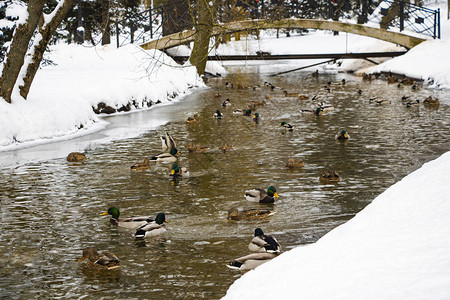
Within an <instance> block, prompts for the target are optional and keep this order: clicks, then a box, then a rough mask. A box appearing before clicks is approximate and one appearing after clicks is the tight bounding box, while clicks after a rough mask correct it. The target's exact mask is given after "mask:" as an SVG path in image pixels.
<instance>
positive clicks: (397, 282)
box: [224, 152, 450, 299]
mask: <svg viewBox="0 0 450 300" xmlns="http://www.w3.org/2000/svg"><path fill="white" fill-rule="evenodd" d="M449 168H450V152H447V153H445V154H443V155H442V156H441V157H439V158H438V159H436V160H434V161H431V162H429V163H426V164H424V165H423V166H422V168H420V169H419V170H417V171H415V172H413V173H411V174H409V175H408V176H406V177H405V178H404V179H402V180H401V181H400V182H398V183H396V184H394V185H393V186H391V187H390V188H389V189H387V190H386V191H385V192H383V193H382V194H381V195H379V196H378V197H377V198H375V199H374V201H373V202H372V203H371V204H369V205H368V206H367V207H366V208H365V209H364V210H362V211H361V212H360V213H358V214H357V215H356V216H355V217H354V218H353V219H351V220H350V221H348V222H347V223H345V224H343V225H341V226H339V227H338V228H336V229H334V230H332V231H331V232H329V233H328V234H326V235H325V236H324V237H322V238H321V239H320V240H319V241H317V242H316V243H315V244H311V245H307V246H304V247H297V248H295V249H293V250H291V251H288V252H286V253H284V254H282V255H280V256H279V257H277V258H275V259H273V260H272V261H270V262H268V263H266V264H264V265H262V266H260V267H258V268H257V269H255V270H254V271H250V272H248V273H247V274H245V275H243V276H242V277H241V278H240V279H238V280H237V281H236V282H235V283H234V284H233V285H232V286H231V287H230V289H229V290H228V292H227V295H226V296H225V297H224V299H274V298H280V296H282V298H283V299H448V296H449V295H450V285H449V282H450V271H449V270H450V252H449V251H448V249H450V219H449V215H450V202H449V199H450V187H449V185H448V177H447V173H448V170H449Z"/></svg>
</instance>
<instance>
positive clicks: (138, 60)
mask: <svg viewBox="0 0 450 300" xmlns="http://www.w3.org/2000/svg"><path fill="white" fill-rule="evenodd" d="M46 58H47V59H49V61H48V63H47V65H45V66H44V67H43V68H42V69H41V70H39V71H38V73H37V75H36V78H35V81H34V82H33V85H32V87H31V91H30V94H29V97H28V100H27V101H23V100H20V99H17V98H16V99H13V102H12V104H8V103H6V102H4V101H0V128H1V131H0V151H2V150H13V149H17V148H21V147H24V146H31V145H36V144H41V143H45V142H49V141H55V140H60V139H68V138H74V137H77V136H80V135H85V134H88V133H91V132H94V131H97V130H99V129H101V128H103V127H104V126H106V125H107V123H106V122H105V121H102V120H101V119H100V118H99V117H98V115H96V114H95V113H94V111H93V108H96V109H97V108H100V111H102V109H103V110H104V111H106V110H108V109H109V110H110V112H113V111H135V110H141V109H149V108H151V107H154V106H155V105H157V104H167V103H171V102H173V101H176V100H178V99H180V98H182V97H183V95H186V93H189V91H190V90H191V89H192V88H195V87H203V86H204V84H203V81H202V80H201V78H199V77H198V75H197V73H196V70H195V68H194V67H191V66H180V65H178V64H177V63H175V62H174V61H173V60H172V59H171V58H170V57H168V56H167V55H166V54H164V53H163V52H160V51H144V50H142V49H141V48H140V47H138V46H135V45H128V46H124V47H121V48H119V49H116V47H115V46H112V45H111V46H107V47H101V46H98V47H84V46H80V45H75V44H73V45H64V44H60V45H56V46H53V47H52V48H51V52H49V53H47V54H46ZM100 103H102V104H100ZM99 104H100V105H99Z"/></svg>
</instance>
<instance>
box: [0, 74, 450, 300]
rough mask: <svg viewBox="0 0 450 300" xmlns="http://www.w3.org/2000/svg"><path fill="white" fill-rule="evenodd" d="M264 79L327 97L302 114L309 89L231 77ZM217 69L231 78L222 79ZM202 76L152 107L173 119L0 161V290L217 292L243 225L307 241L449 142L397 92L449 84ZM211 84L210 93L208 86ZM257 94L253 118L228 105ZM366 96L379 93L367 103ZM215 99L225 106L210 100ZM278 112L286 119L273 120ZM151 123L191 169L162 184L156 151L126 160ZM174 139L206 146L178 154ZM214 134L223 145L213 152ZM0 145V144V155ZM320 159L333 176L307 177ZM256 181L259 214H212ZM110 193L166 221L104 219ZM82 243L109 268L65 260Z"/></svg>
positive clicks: (429, 112) (150, 141)
mask: <svg viewBox="0 0 450 300" xmlns="http://www.w3.org/2000/svg"><path fill="white" fill-rule="evenodd" d="M235 70H236V71H239V70H240V68H238V67H236V68H235ZM343 78H345V79H346V80H347V84H346V85H345V86H339V85H337V84H333V85H332V86H331V92H330V93H328V92H326V91H325V89H324V88H323V86H324V85H326V83H327V81H332V82H335V83H338V82H340V80H341V79H343ZM265 80H270V81H271V82H272V83H273V84H275V85H278V86H281V87H283V88H285V89H287V90H289V91H292V92H294V91H296V92H300V93H302V94H305V95H308V96H310V97H312V96H313V95H315V94H317V95H319V97H320V98H321V99H322V100H323V101H324V102H326V103H329V104H333V105H334V106H335V107H336V109H335V110H334V111H333V112H325V113H324V114H323V115H322V116H320V117H316V116H313V115H304V114H302V113H301V112H300V109H303V108H314V103H315V102H313V101H310V100H307V101H300V100H298V99H296V98H285V97H284V96H283V94H282V92H281V91H275V92H271V91H270V90H269V89H267V88H262V89H256V90H252V89H238V88H237V85H238V83H239V84H240V85H243V86H248V87H253V86H255V85H257V84H262V83H263V82H264V81H265ZM225 81H229V82H233V83H234V85H235V88H234V89H226V88H225V87H224V83H225ZM208 85H209V86H210V87H211V89H205V90H201V91H198V92H195V93H193V94H192V95H190V96H188V97H187V99H185V100H183V102H182V103H180V104H179V105H178V104H177V105H174V106H167V107H165V108H164V109H162V110H161V112H164V113H165V114H167V113H169V114H170V113H172V112H173V116H172V118H171V120H173V121H171V122H169V123H167V124H166V125H164V126H162V127H161V128H158V129H157V130H150V131H147V132H146V133H145V134H143V135H141V136H139V137H137V138H132V139H122V140H119V141H114V142H111V143H107V144H104V145H98V146H96V147H92V148H89V149H88V151H87V156H88V160H87V161H86V162H85V163H82V164H73V163H68V162H66V160H65V158H58V159H48V160H45V161H42V162H38V163H26V164H24V165H20V164H19V165H18V166H15V167H9V168H8V167H4V168H2V169H0V197H1V219H0V230H1V231H0V234H1V237H0V240H1V244H0V298H3V299H5V298H87V299H111V298H120V299H130V298H134V299H158V298H160V299H163V298H164V299H176V298H180V299H197V298H207V299H217V298H220V297H222V296H223V295H224V294H225V292H226V290H227V288H228V287H229V285H230V284H231V283H232V282H233V281H234V280H236V279H237V278H238V277H239V276H240V274H238V273H235V272H231V271H230V270H228V269H227V267H226V266H225V264H226V263H227V262H228V261H230V260H231V259H233V258H236V257H239V256H242V255H245V254H247V253H248V249H247V244H248V242H249V241H250V239H251V237H252V234H253V231H254V229H255V228H256V227H261V228H262V229H263V230H264V231H265V232H266V233H270V234H273V235H275V236H276V237H277V239H278V240H279V242H280V243H281V245H282V247H283V249H284V250H289V249H291V248H293V247H296V246H301V245H305V244H308V243H313V242H315V241H317V240H318V239H319V238H320V237H321V236H323V235H324V234H326V233H327V232H329V231H330V230H331V229H333V228H335V227H337V226H339V225H340V224H342V223H344V222H346V221H347V220H349V219H350V218H352V217H353V216H354V215H355V214H356V213H357V212H358V211H360V210H361V209H363V208H364V207H365V206H366V205H367V204H369V203H370V202H371V201H372V200H373V199H374V198H375V197H376V196H377V195H379V194H380V193H381V192H383V190H385V189H386V188H388V187H389V186H390V185H392V184H393V183H395V182H397V181H398V180H400V179H401V178H402V177H404V176H405V175H407V174H408V173H410V172H411V171H413V170H415V169H417V168H419V167H420V166H421V165H422V164H423V163H424V162H427V161H429V160H432V159H434V158H436V157H437V156H439V155H441V154H442V153H444V152H446V151H448V150H449V149H450V144H449V136H450V134H449V133H450V124H449V120H450V109H449V106H448V105H445V104H441V106H440V108H439V109H437V110H436V109H428V108H425V107H424V106H423V105H420V106H419V107H412V108H407V107H406V106H405V105H404V103H402V101H401V97H402V96H403V95H411V96H412V97H413V98H417V99H421V100H423V99H424V98H425V97H427V96H428V95H434V96H437V97H440V98H441V99H442V98H445V97H448V96H449V92H448V91H447V92H445V91H440V92H439V91H435V92H433V91H429V90H423V89H422V90H420V91H418V92H413V91H411V89H410V88H409V87H404V88H402V89H398V88H397V87H396V86H395V85H388V84H387V83H386V82H384V81H374V82H372V83H367V82H363V81H361V79H360V78H357V77H352V76H350V75H345V74H337V75H324V76H322V77H320V78H318V79H315V78H312V77H311V76H310V75H309V74H307V73H291V74H286V75H284V76H279V77H275V78H268V77H266V76H265V75H261V74H258V73H249V72H248V70H246V72H242V73H241V72H238V73H235V74H233V75H229V76H228V77H227V78H223V79H221V78H219V79H212V80H210V82H209V83H208ZM358 89H362V90H363V94H362V95H359V94H358V93H357V91H358ZM217 93H221V94H222V97H221V98H215V97H214V95H215V94H217ZM265 95H270V96H274V97H273V98H272V99H270V100H266V105H264V106H262V107H260V108H259V109H258V112H259V114H260V115H261V116H262V119H261V120H260V122H259V123H255V122H253V121H252V120H251V118H248V117H244V116H235V115H233V114H232V111H233V110H235V109H239V108H245V107H246V105H247V103H249V102H250V101H251V100H263V99H264V97H265ZM370 97H379V99H388V100H390V101H391V104H389V105H386V106H377V105H375V104H369V98H370ZM226 98H230V99H231V102H232V103H233V105H232V106H231V107H227V108H225V109H222V108H221V107H220V103H221V102H222V101H223V100H225V99H226ZM177 107H178V108H177ZM180 107H182V108H183V109H182V110H181V111H180ZM218 108H219V109H221V110H223V113H224V114H225V117H224V118H223V119H222V120H220V121H218V120H215V119H213V117H212V115H213V113H214V112H215V110H216V109H218ZM157 113H158V109H155V110H152V111H149V112H139V113H135V114H130V115H127V116H117V117H112V119H111V120H114V119H118V118H124V117H125V118H127V119H128V120H129V121H130V122H131V123H130V124H132V121H133V118H135V119H136V120H137V121H139V122H140V121H142V119H144V120H145V118H146V117H149V116H151V115H155V114H157ZM193 113H198V114H199V115H200V122H199V124H196V125H186V123H185V119H186V118H187V117H188V116H189V115H193ZM283 120H285V121H288V122H290V123H291V124H292V125H294V126H295V130H294V131H293V132H284V131H283V130H281V129H280V123H281V121H283ZM344 128H345V129H347V131H348V132H349V133H350V135H351V140H350V141H348V142H346V143H341V142H337V141H336V140H335V139H334V136H335V134H336V133H337V132H338V131H339V130H341V129H344ZM164 130H167V131H169V132H170V133H172V135H173V137H174V138H175V140H176V141H177V142H178V144H179V145H180V147H179V148H180V151H181V152H182V155H181V159H180V165H182V166H186V167H188V168H189V170H190V173H191V176H190V177H189V178H184V179H182V180H180V181H179V182H178V184H173V183H171V181H170V179H169V170H170V165H167V164H166V165H164V164H160V165H156V164H152V168H151V170H149V171H147V172H142V173H132V172H130V166H131V165H132V164H134V163H135V162H138V161H142V160H143V159H144V158H145V157H150V156H152V155H153V154H156V153H158V152H160V147H161V145H160V141H159V136H160V135H161V134H162V133H163V131H164ZM187 142H191V143H195V144H203V145H207V146H209V147H211V149H210V150H209V152H206V153H188V151H187V150H186V149H185V147H184V145H185V144H186V143H187ZM222 143H229V144H232V145H233V146H234V149H233V150H232V151H229V152H226V153H222V152H221V151H220V150H219V149H218V147H219V146H220V145H222ZM28 151H33V149H30V150H28ZM10 155H11V152H10V153H0V160H2V159H3V160H4V159H8V157H9V156H10ZM289 157H298V158H302V159H303V160H304V161H305V167H304V168H303V169H301V170H295V171H292V170H288V169H286V168H285V163H286V161H287V159H288V158H289ZM326 167H332V168H335V169H336V170H337V171H339V173H340V175H341V177H342V180H341V182H339V183H338V184H336V185H322V184H320V182H319V173H320V171H321V170H323V169H324V168H326ZM269 185H274V186H276V187H277V189H278V193H279V195H280V198H279V200H278V201H277V202H276V203H275V204H274V205H271V206H269V207H270V208H272V209H273V210H275V211H277V214H275V215H274V216H273V217H271V218H270V220H268V221H240V222H236V221H227V220H226V219H225V217H226V212H227V211H228V209H230V208H231V207H232V206H240V207H258V206H259V204H251V203H249V202H247V201H246V200H245V198H244V191H245V190H246V189H249V188H253V187H264V188H267V187H268V186H269ZM110 206H116V207H118V208H119V209H120V210H121V215H122V216H124V217H126V216H131V215H156V213H158V212H165V213H166V216H167V219H168V221H169V222H170V223H169V224H168V227H169V232H168V234H167V235H166V236H164V237H162V238H154V239H147V240H145V241H135V240H134V238H133V237H132V233H133V231H129V230H125V229H122V228H117V227H113V226H111V225H110V224H109V222H108V217H101V216H100V213H102V212H104V211H106V210H107V209H108V207H110ZM262 207H264V206H262ZM87 246H94V247H96V248H97V249H100V250H110V251H112V252H113V253H115V254H116V255H117V256H118V257H119V258H120V259H121V263H122V266H123V268H122V271H121V272H120V273H118V274H117V273H114V274H109V275H108V276H105V275H98V274H92V273H89V272H86V271H83V269H82V268H80V267H79V265H78V262H77V260H78V259H79V258H81V253H82V249H83V248H85V247H87Z"/></svg>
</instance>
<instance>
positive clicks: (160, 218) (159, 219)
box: [155, 213, 169, 225]
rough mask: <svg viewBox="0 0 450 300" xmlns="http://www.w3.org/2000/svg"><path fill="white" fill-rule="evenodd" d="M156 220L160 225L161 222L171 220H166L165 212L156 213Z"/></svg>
mask: <svg viewBox="0 0 450 300" xmlns="http://www.w3.org/2000/svg"><path fill="white" fill-rule="evenodd" d="M155 222H156V224H159V225H161V224H162V223H164V222H166V223H169V222H168V221H167V220H166V215H165V214H164V213H159V214H157V215H156V218H155Z"/></svg>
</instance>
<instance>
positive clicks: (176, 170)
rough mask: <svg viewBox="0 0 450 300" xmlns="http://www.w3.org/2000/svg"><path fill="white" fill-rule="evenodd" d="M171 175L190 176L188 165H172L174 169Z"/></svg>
mask: <svg viewBox="0 0 450 300" xmlns="http://www.w3.org/2000/svg"><path fill="white" fill-rule="evenodd" d="M170 176H173V177H183V176H189V171H188V170H187V168H186V167H181V168H180V167H179V166H178V164H173V165H172V171H170Z"/></svg>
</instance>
